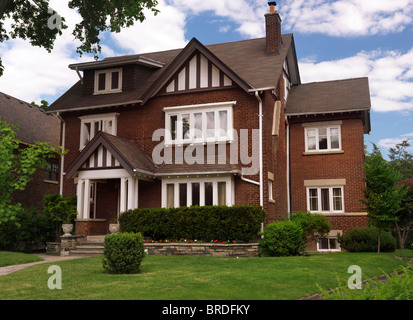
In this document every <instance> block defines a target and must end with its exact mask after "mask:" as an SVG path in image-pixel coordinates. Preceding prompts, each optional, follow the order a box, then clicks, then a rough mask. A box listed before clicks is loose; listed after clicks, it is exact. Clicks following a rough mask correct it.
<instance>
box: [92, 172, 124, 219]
mask: <svg viewBox="0 0 413 320" xmlns="http://www.w3.org/2000/svg"><path fill="white" fill-rule="evenodd" d="M96 185H97V188H96V218H97V219H106V220H107V221H108V222H109V221H111V220H112V219H113V218H116V217H117V216H118V211H119V203H118V201H119V188H120V180H119V179H106V180H97V184H96Z"/></svg>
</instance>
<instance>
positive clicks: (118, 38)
mask: <svg viewBox="0 0 413 320" xmlns="http://www.w3.org/2000/svg"><path fill="white" fill-rule="evenodd" d="M158 3H159V5H158V7H157V8H158V9H159V10H160V13H159V14H158V15H156V16H154V15H153V13H151V12H150V11H149V10H146V11H145V17H146V19H145V20H144V21H143V22H142V23H140V22H136V23H135V24H134V25H133V26H131V27H129V28H125V29H123V30H122V31H121V32H120V33H113V34H110V37H111V38H112V39H113V40H114V41H115V43H116V44H117V45H118V46H120V47H121V48H122V49H126V50H127V51H129V53H143V52H152V51H161V50H167V49H176V48H182V47H184V46H185V45H186V44H187V42H188V41H187V40H186V39H185V25H186V16H185V14H184V13H183V12H181V11H180V10H178V9H177V8H174V7H172V6H170V5H167V4H166V2H165V1H163V0H160V1H158Z"/></svg>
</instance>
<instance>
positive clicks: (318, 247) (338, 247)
mask: <svg viewBox="0 0 413 320" xmlns="http://www.w3.org/2000/svg"><path fill="white" fill-rule="evenodd" d="M325 239H328V249H321V248H320V242H319V241H317V251H321V252H333V251H341V247H340V243H338V240H337V237H326V238H325ZM330 239H334V240H336V243H337V248H336V249H330Z"/></svg>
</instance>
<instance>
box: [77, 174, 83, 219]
mask: <svg viewBox="0 0 413 320" xmlns="http://www.w3.org/2000/svg"><path fill="white" fill-rule="evenodd" d="M83 183H84V181H83V179H78V180H77V187H76V196H77V218H78V219H81V218H82V217H83V195H84V190H83Z"/></svg>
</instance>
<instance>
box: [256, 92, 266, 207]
mask: <svg viewBox="0 0 413 320" xmlns="http://www.w3.org/2000/svg"><path fill="white" fill-rule="evenodd" d="M255 97H256V98H257V100H258V121H259V125H258V126H259V138H258V141H259V147H258V148H259V154H260V206H261V207H264V185H263V172H262V170H263V164H262V99H261V97H260V95H259V93H258V91H255Z"/></svg>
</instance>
